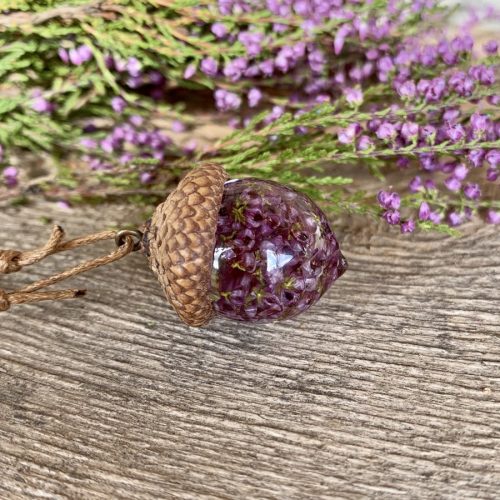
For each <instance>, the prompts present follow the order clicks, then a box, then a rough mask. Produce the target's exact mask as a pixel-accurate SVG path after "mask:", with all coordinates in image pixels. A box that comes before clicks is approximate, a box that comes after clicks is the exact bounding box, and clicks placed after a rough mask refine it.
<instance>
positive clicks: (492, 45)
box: [483, 40, 498, 55]
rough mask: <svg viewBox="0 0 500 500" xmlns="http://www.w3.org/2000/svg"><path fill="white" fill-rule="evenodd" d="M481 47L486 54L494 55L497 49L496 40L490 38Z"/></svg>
mask: <svg viewBox="0 0 500 500" xmlns="http://www.w3.org/2000/svg"><path fill="white" fill-rule="evenodd" d="M483 48H484V51H485V52H486V53H487V54H491V55H495V54H496V53H497V51H498V42H497V41H496V40H490V41H489V42H486V43H485V44H484V46H483Z"/></svg>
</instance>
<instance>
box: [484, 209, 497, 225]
mask: <svg viewBox="0 0 500 500" xmlns="http://www.w3.org/2000/svg"><path fill="white" fill-rule="evenodd" d="M486 221H487V222H488V223H489V224H500V212H496V211H495V210H492V209H489V210H488V211H487V212H486Z"/></svg>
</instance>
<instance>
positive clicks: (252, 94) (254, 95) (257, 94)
mask: <svg viewBox="0 0 500 500" xmlns="http://www.w3.org/2000/svg"><path fill="white" fill-rule="evenodd" d="M247 98H248V105H249V106H250V107H251V108H255V107H256V106H258V105H259V103H260V101H261V99H262V92H261V91H260V90H259V89H258V88H256V87H253V88H251V89H250V90H249V91H248V96H247Z"/></svg>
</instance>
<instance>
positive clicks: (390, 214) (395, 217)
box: [382, 210, 401, 226]
mask: <svg viewBox="0 0 500 500" xmlns="http://www.w3.org/2000/svg"><path fill="white" fill-rule="evenodd" d="M382 217H383V218H384V219H385V221H386V222H387V223H388V224H391V225H392V226H394V225H396V224H399V221H400V220H401V216H400V214H399V211H398V210H387V211H385V212H384V214H383V215H382Z"/></svg>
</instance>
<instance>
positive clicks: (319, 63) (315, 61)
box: [307, 49, 326, 73]
mask: <svg viewBox="0 0 500 500" xmlns="http://www.w3.org/2000/svg"><path fill="white" fill-rule="evenodd" d="M307 60H308V62H309V66H310V67H311V70H312V71H313V73H320V72H321V71H323V68H324V67H325V62H326V59H325V55H324V54H323V52H322V51H321V50H319V49H316V50H313V51H311V52H309V55H308V56H307Z"/></svg>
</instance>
